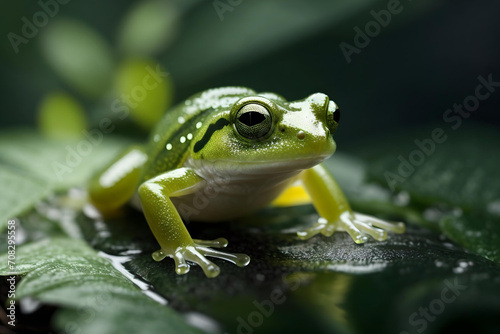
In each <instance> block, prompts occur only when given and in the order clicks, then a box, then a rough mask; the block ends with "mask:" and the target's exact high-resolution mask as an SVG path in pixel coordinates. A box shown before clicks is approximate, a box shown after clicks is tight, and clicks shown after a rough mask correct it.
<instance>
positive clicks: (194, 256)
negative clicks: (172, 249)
mask: <svg viewBox="0 0 500 334" xmlns="http://www.w3.org/2000/svg"><path fill="white" fill-rule="evenodd" d="M199 248H200V247H196V246H189V247H186V250H185V252H184V258H185V259H186V260H188V261H191V262H194V263H196V264H198V265H199V266H200V267H201V269H203V272H204V273H205V275H206V276H207V277H209V278H212V277H217V276H219V274H220V268H219V267H218V266H217V265H216V264H215V263H213V262H212V261H210V260H208V259H207V258H206V257H205V254H202V253H201V252H200V251H203V250H202V249H199ZM201 248H203V247H201Z"/></svg>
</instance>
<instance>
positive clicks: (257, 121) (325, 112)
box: [192, 93, 340, 172]
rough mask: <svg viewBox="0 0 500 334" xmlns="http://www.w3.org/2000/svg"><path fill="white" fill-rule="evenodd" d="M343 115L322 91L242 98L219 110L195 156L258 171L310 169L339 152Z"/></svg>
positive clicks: (196, 158)
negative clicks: (289, 96)
mask: <svg viewBox="0 0 500 334" xmlns="http://www.w3.org/2000/svg"><path fill="white" fill-rule="evenodd" d="M339 116H340V113H339V110H338V107H337V105H336V104H335V102H333V101H331V100H330V99H329V98H328V96H326V95H325V94H322V93H316V94H312V95H310V96H308V97H307V98H305V99H303V100H299V101H292V102H287V101H286V100H285V99H284V98H282V97H280V96H278V95H276V94H273V93H261V94H256V95H250V96H249V95H246V96H243V97H238V98H235V100H234V102H233V103H230V104H229V105H228V106H227V107H225V108H221V109H219V110H216V111H215V110H214V113H212V117H211V119H210V120H207V121H209V122H210V124H205V126H204V127H203V128H202V129H200V130H202V131H200V135H199V137H198V139H197V141H196V143H194V146H193V153H192V159H194V160H204V161H205V162H206V163H209V162H214V163H216V164H218V165H220V166H222V167H224V166H225V167H229V168H231V169H242V168H243V169H245V170H247V169H252V170H255V172H258V171H259V170H265V171H270V172H272V171H277V172H279V171H292V170H301V169H306V168H310V167H312V166H314V165H316V164H318V163H319V162H321V161H323V160H324V159H326V158H327V157H329V156H330V155H332V154H333V153H334V152H335V148H336V144H335V141H334V140H333V138H332V135H333V133H334V132H335V130H336V129H337V126H338V122H339Z"/></svg>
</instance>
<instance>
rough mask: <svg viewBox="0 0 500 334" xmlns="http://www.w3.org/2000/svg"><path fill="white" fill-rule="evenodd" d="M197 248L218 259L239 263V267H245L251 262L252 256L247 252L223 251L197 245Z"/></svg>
mask: <svg viewBox="0 0 500 334" xmlns="http://www.w3.org/2000/svg"><path fill="white" fill-rule="evenodd" d="M197 249H198V250H199V251H200V252H202V253H203V254H204V255H205V256H211V257H215V258H218V259H222V260H226V261H229V262H231V263H233V264H235V265H237V266H238V267H244V266H246V265H247V264H249V263H250V256H248V255H246V254H239V253H228V252H221V251H218V250H215V249H211V248H207V247H203V246H201V247H197Z"/></svg>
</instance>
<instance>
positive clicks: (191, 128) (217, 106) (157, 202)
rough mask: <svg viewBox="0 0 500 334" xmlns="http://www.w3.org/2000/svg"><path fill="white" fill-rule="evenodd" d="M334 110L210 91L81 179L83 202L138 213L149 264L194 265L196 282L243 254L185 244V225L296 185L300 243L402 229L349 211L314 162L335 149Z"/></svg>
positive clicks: (263, 201)
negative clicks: (303, 209) (303, 206)
mask: <svg viewBox="0 0 500 334" xmlns="http://www.w3.org/2000/svg"><path fill="white" fill-rule="evenodd" d="M339 121H340V110H339V107H338V105H337V104H336V103H335V102H334V101H333V100H330V98H329V97H328V96H327V95H326V94H323V93H314V94H311V95H309V96H307V97H306V98H304V99H301V100H296V101H287V100H286V99H285V98H284V97H282V96H281V95H278V94H276V93H272V92H260V93H258V92H256V91H254V90H252V89H250V88H246V87H238V86H231V87H219V88H212V89H208V90H205V91H203V92H200V93H198V94H195V95H193V96H191V97H190V98H188V99H186V100H185V101H183V102H181V103H179V104H178V105H176V106H175V107H173V108H171V109H170V110H168V111H167V112H166V113H165V115H164V116H163V118H162V119H161V120H160V121H159V122H158V123H157V124H156V126H155V127H154V129H153V130H152V131H151V133H150V136H149V140H148V142H147V144H144V145H134V146H132V147H130V148H128V149H127V150H125V151H124V152H122V153H121V154H120V155H118V156H117V157H116V158H115V159H114V160H112V161H111V162H110V163H109V164H108V165H106V166H105V167H104V168H103V169H102V170H100V171H99V172H97V173H96V174H95V175H94V176H93V177H92V178H91V180H90V181H89V184H88V194H89V200H90V204H91V205H93V206H94V207H95V208H96V209H97V210H98V211H99V212H101V213H102V214H103V215H110V214H112V213H113V212H118V211H119V210H121V209H122V208H123V207H124V206H126V205H132V206H134V207H136V208H137V209H139V210H142V212H143V213H144V216H145V218H146V221H147V223H148V225H149V228H150V230H151V232H152V234H153V235H154V237H155V239H156V241H157V242H158V244H159V247H160V248H159V250H157V251H155V252H153V253H152V257H153V259H154V260H155V261H162V260H163V259H165V258H167V257H168V258H172V259H173V260H174V263H175V272H176V273H177V274H180V275H181V274H186V273H187V272H189V270H190V268H191V266H193V265H199V266H200V267H201V269H202V270H203V272H204V274H205V275H206V277H209V278H213V277H216V276H218V275H219V273H220V268H219V266H217V265H216V264H215V263H214V262H212V261H211V260H209V259H208V257H211V258H218V259H221V260H225V261H229V262H231V263H233V264H235V265H237V266H239V267H244V266H246V265H248V264H249V262H250V257H249V256H248V255H246V254H241V253H233V252H225V251H222V250H221V248H225V247H227V246H228V241H227V239H226V238H222V237H221V238H217V239H213V240H200V239H193V238H192V237H191V235H190V233H189V232H188V230H187V227H186V225H188V224H187V223H189V222H191V221H196V222H199V223H203V222H222V221H229V222H234V221H238V218H241V217H245V216H248V215H251V214H252V213H254V212H257V211H258V210H260V209H263V208H265V207H267V206H269V205H272V203H273V202H274V201H275V200H277V199H278V198H280V196H282V194H283V193H286V191H287V189H291V188H292V187H297V186H298V187H300V188H301V189H303V190H304V191H305V193H306V194H307V195H308V196H309V198H310V200H311V202H312V204H313V206H314V208H315V209H316V211H317V213H318V220H317V222H315V223H314V224H313V225H312V226H310V227H307V228H305V229H303V230H299V231H297V232H296V237H297V238H299V239H301V240H307V239H310V238H312V237H314V236H316V235H318V234H321V235H324V236H326V237H330V236H332V235H333V234H334V232H336V231H345V232H347V233H348V234H349V235H350V237H351V238H352V239H353V241H354V242H355V243H357V244H362V243H364V242H366V241H367V240H368V239H369V238H372V239H375V240H378V241H383V240H385V239H386V238H387V232H395V233H403V232H404V228H405V225H404V224H403V223H402V222H395V223H393V222H388V221H385V220H383V219H379V218H376V217H373V216H369V215H365V214H362V213H359V212H355V211H353V210H352V209H351V207H350V205H349V202H348V200H347V199H346V196H345V195H344V193H343V192H342V190H341V188H340V187H339V185H338V183H337V181H336V180H335V178H334V177H333V175H332V174H331V173H330V172H329V171H328V170H327V168H326V167H325V166H324V164H323V161H324V160H325V159H327V158H329V157H330V156H332V154H333V153H334V152H335V150H336V143H335V141H334V139H333V134H334V133H335V132H336V130H337V127H338V124H339Z"/></svg>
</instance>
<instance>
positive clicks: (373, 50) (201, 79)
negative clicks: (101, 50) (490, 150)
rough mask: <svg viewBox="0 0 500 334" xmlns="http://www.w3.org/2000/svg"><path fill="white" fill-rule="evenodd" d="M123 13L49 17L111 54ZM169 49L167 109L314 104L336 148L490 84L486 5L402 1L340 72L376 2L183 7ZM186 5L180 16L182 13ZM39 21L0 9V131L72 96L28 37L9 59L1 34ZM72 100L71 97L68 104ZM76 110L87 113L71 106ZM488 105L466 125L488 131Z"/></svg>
mask: <svg viewBox="0 0 500 334" xmlns="http://www.w3.org/2000/svg"><path fill="white" fill-rule="evenodd" d="M134 3H135V2H134V1H117V0H116V1H106V2H105V3H103V2H101V1H80V0H73V1H70V2H69V3H68V4H66V5H64V6H61V8H60V13H59V14H57V15H58V16H57V17H55V18H53V19H51V21H50V22H49V24H51V23H52V21H55V20H56V19H57V18H59V17H63V16H64V17H71V18H76V19H79V20H81V21H83V22H85V23H86V24H88V25H89V26H90V27H92V28H93V29H95V30H96V31H97V32H99V33H101V34H102V35H103V36H104V37H105V39H106V40H107V41H108V42H109V43H110V44H111V45H113V43H114V38H115V35H116V31H117V27H119V25H120V21H121V18H122V16H123V15H124V14H125V13H126V12H127V11H128V10H129V9H130V8H131V6H133V4H134ZM178 3H179V4H180V7H182V10H181V11H180V12H181V14H180V19H179V24H178V27H177V34H176V35H175V37H174V40H173V41H172V43H170V44H169V45H168V46H167V48H166V49H164V50H163V51H162V52H161V53H159V54H158V55H157V56H156V59H157V60H159V61H160V62H161V63H162V64H163V65H164V66H165V67H166V69H167V70H169V71H170V72H171V74H172V78H173V80H174V83H175V100H176V101H181V100H183V99H184V98H186V97H188V96H189V95H191V94H193V93H196V92H198V91H200V90H204V89H207V88H211V87H216V86H224V85H242V86H248V87H251V88H254V89H255V90H257V91H273V92H276V93H279V94H281V95H283V96H285V97H286V98H288V99H290V100H291V99H299V98H303V97H305V96H307V95H309V94H311V93H313V92H317V91H320V92H324V93H326V94H328V95H329V96H331V98H332V99H334V100H335V101H336V102H337V103H338V104H339V105H340V107H341V110H342V120H341V126H340V127H339V131H338V134H337V141H338V144H339V147H340V148H342V147H348V145H349V144H351V143H360V142H362V141H365V140H366V139H367V138H371V137H373V136H377V135H379V134H381V133H387V132H391V131H398V130H401V129H402V128H403V130H404V129H406V128H408V127H412V126H415V125H419V124H428V123H434V124H435V123H442V122H443V120H442V116H443V113H444V111H445V110H446V109H448V108H450V107H452V105H453V104H454V103H461V102H462V101H463V99H464V98H465V97H466V96H468V95H471V94H473V93H474V89H475V87H476V85H477V84H478V80H477V77H478V76H479V75H482V76H483V77H485V78H486V77H487V76H488V75H489V74H492V75H493V80H494V81H495V80H496V81H500V65H499V59H500V43H499V42H500V20H498V17H499V14H500V3H499V2H498V1H493V0H490V1H474V2H472V1H465V0H462V1H412V2H409V1H402V2H401V5H402V6H403V10H402V12H401V13H400V14H397V15H393V16H392V18H391V22H390V24H389V25H388V26H387V27H385V28H382V30H381V32H380V34H379V35H378V36H376V37H374V38H372V39H371V42H370V44H369V45H368V46H367V47H365V48H364V49H362V50H361V53H360V54H354V55H352V62H351V63H350V64H348V63H347V62H346V60H345V58H344V56H343V54H342V52H341V49H340V47H339V44H340V43H341V42H346V43H349V44H353V39H354V35H355V32H354V30H353V28H354V27H355V26H359V27H360V28H361V29H363V27H364V25H365V24H366V23H368V22H369V21H371V20H373V17H372V16H371V15H370V11H371V10H375V11H379V10H382V9H385V8H387V3H388V2H387V1H347V0H346V1H327V0H324V1H319V0H316V1H255V0H254V1H242V2H241V4H239V5H237V6H235V7H234V9H233V11H227V12H225V13H224V20H223V21H221V20H219V17H218V15H217V12H216V10H215V9H214V6H213V3H212V2H211V1H186V2H184V3H182V4H181V2H178ZM188 3H189V5H188ZM38 10H40V8H39V7H38V5H37V4H36V3H35V2H34V1H33V2H31V1H15V2H14V1H11V2H9V3H8V4H6V3H5V2H4V3H3V4H2V9H1V13H2V14H0V15H1V20H0V21H1V32H0V35H1V36H2V39H1V41H2V42H1V43H0V52H1V60H0V87H1V90H0V101H1V102H0V103H1V104H0V105H1V112H0V129H4V128H7V127H17V126H26V125H28V126H34V125H35V124H36V110H37V106H38V104H39V102H40V100H41V99H42V98H43V96H44V95H45V94H47V93H49V92H50V91H52V90H54V89H63V90H65V91H69V92H70V93H73V92H72V90H71V88H70V87H66V86H65V84H64V82H63V81H62V80H59V78H58V77H57V75H56V74H54V72H53V71H52V70H51V68H50V67H49V66H48V65H47V63H46V61H45V60H44V59H43V57H42V55H41V51H40V47H39V42H40V35H41V34H42V33H43V30H44V29H45V28H42V29H40V33H39V35H37V36H36V37H34V38H33V39H31V40H30V42H29V43H28V44H27V45H21V46H20V52H19V53H18V54H15V53H14V51H13V49H12V47H11V45H10V42H9V40H8V38H7V33H8V32H15V33H19V32H20V29H21V26H22V21H21V17H23V16H27V17H28V18H30V17H31V15H33V13H35V12H36V11H38ZM74 94H75V95H76V96H78V93H77V92H74ZM82 100H83V102H84V103H85V105H86V106H87V107H88V109H92V107H91V106H92V105H93V103H94V102H93V101H89V100H85V99H84V98H83V99H82ZM499 102H500V93H494V94H492V96H491V97H490V98H489V99H487V100H486V101H483V102H481V105H480V107H479V109H478V110H477V111H476V112H474V113H473V115H472V116H471V117H470V118H469V119H468V120H466V122H470V123H471V122H483V123H489V124H494V125H498V124H499V122H500V117H499V116H498V113H497V112H496V111H497V110H498V105H499Z"/></svg>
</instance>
